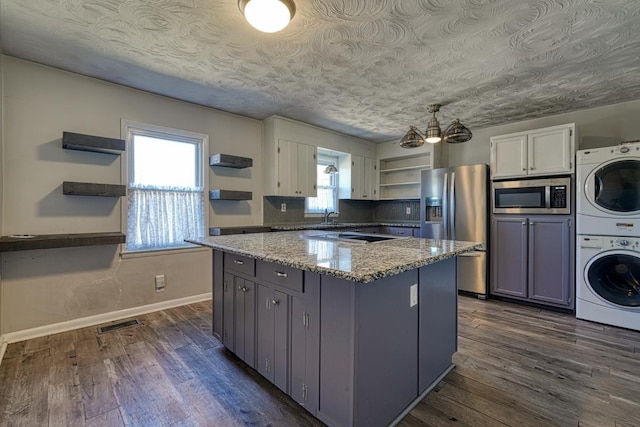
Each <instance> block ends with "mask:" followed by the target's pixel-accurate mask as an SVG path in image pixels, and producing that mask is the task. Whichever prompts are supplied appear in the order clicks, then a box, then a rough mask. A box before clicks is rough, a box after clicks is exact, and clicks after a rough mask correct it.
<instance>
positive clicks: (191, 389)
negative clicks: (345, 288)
mask: <svg viewBox="0 0 640 427" xmlns="http://www.w3.org/2000/svg"><path fill="white" fill-rule="evenodd" d="M137 319H138V320H139V321H140V322H141V325H139V326H133V327H130V328H126V329H121V330H118V331H113V332H109V333H104V334H98V333H97V332H96V328H95V327H91V328H85V329H79V330H75V331H70V332H65V333H62V334H57V335H51V336H48V337H43V338H38V339H33V340H29V341H24V342H20V343H14V344H10V345H9V347H8V348H7V353H6V355H5V358H4V360H3V362H2V365H1V366H0V425H2V426H29V427H31V426H46V425H50V426H76V425H77V426H85V425H86V426H109V427H111V426H121V425H132V426H162V425H172V426H173V425H175V426H225V427H226V426H245V425H251V426H312V425H321V424H320V423H319V422H318V421H317V420H315V419H314V418H313V417H311V416H309V415H308V414H307V413H306V412H305V411H304V410H302V409H300V408H298V407H297V405H296V404H295V403H293V402H292V401H291V400H290V399H289V398H287V397H286V396H285V395H284V394H283V393H281V392H280V391H278V390H277V389H275V388H274V387H273V386H271V385H270V384H269V383H267V382H266V381H265V380H264V379H262V378H261V377H260V376H259V375H258V374H256V373H255V372H254V371H252V370H250V369H247V368H245V367H244V365H243V364H242V363H241V362H239V361H238V360H237V359H236V358H235V357H234V356H233V355H231V354H230V353H229V352H228V351H226V350H224V348H223V347H222V346H221V345H220V343H219V342H218V341H217V340H216V339H214V338H213V337H212V336H211V332H210V331H211V320H210V319H211V303H210V302H206V303H198V304H192V305H189V306H184V307H178V308H174V309H169V310H165V311H161V312H157V313H151V314H147V315H143V316H139V317H137ZM458 344H459V352H458V353H457V354H456V355H455V356H454V361H455V363H456V365H457V366H456V368H455V369H454V370H453V371H452V372H451V373H450V374H449V375H448V376H447V377H446V378H445V380H444V381H442V382H441V383H440V384H439V385H438V386H437V387H436V390H434V391H433V392H431V393H430V394H429V395H428V396H427V397H426V398H425V399H424V400H423V401H422V402H421V403H420V404H419V405H418V406H417V407H416V408H415V409H414V410H413V411H412V412H411V413H410V414H409V415H408V416H407V417H406V418H405V419H404V420H403V421H402V422H401V424H400V425H401V426H404V427H409V426H412V427H413V426H441V425H458V426H502V425H504V426H517V427H521V426H553V425H557V426H578V425H579V426H598V427H601V426H639V425H640V333H639V332H632V331H628V330H623V329H618V328H615V327H609V326H603V325H599V324H595V323H589V322H584V321H580V320H576V319H575V318H574V317H572V316H570V315H566V314H561V313H556V312H552V311H547V310H541V309H536V308H530V307H523V306H519V305H513V304H509V303H506V302H497V301H479V300H476V299H473V298H469V297H460V321H459V341H458Z"/></svg>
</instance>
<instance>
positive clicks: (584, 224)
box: [576, 143, 640, 237]
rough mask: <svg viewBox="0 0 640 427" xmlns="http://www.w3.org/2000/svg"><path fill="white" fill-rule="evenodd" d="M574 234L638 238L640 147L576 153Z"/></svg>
mask: <svg viewBox="0 0 640 427" xmlns="http://www.w3.org/2000/svg"><path fill="white" fill-rule="evenodd" d="M576 180H577V183H578V185H577V186H576V187H577V189H576V233H577V234H598V235H603V236H636V237H637V236H640V143H632V144H622V145H617V146H615V147H604V148H594V149H588V150H580V151H578V152H577V153H576Z"/></svg>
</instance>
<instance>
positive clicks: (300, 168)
mask: <svg viewBox="0 0 640 427" xmlns="http://www.w3.org/2000/svg"><path fill="white" fill-rule="evenodd" d="M296 165H297V171H296V182H294V184H296V186H297V187H296V190H295V191H294V192H295V194H294V195H295V196H299V197H316V196H317V195H318V190H317V168H316V147H314V146H312V145H306V144H300V143H298V144H297V161H296V163H295V164H292V165H291V166H293V167H296Z"/></svg>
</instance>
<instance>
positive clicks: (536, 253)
mask: <svg viewBox="0 0 640 427" xmlns="http://www.w3.org/2000/svg"><path fill="white" fill-rule="evenodd" d="M570 241H571V220H570V219H568V218H546V217H545V218H529V298H530V299H532V300H537V301H540V302H547V303H553V304H559V305H565V306H567V305H569V304H570V301H569V298H570V289H571V248H570Z"/></svg>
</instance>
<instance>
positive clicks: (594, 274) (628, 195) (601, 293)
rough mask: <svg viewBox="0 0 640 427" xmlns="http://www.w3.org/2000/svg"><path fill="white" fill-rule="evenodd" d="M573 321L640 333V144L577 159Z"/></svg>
mask: <svg viewBox="0 0 640 427" xmlns="http://www.w3.org/2000/svg"><path fill="white" fill-rule="evenodd" d="M576 166H577V174H576V179H577V182H578V184H579V185H578V186H577V187H578V189H577V197H576V211H577V212H576V225H577V227H576V233H577V242H576V243H577V245H576V247H577V252H576V317H578V318H579V319H584V320H590V321H594V322H599V323H604V324H607V325H614V326H619V327H623V328H629V329H634V330H640V143H628V144H621V145H618V146H615V147H604V148H595V149H587V150H580V151H578V152H577V153H576Z"/></svg>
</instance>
